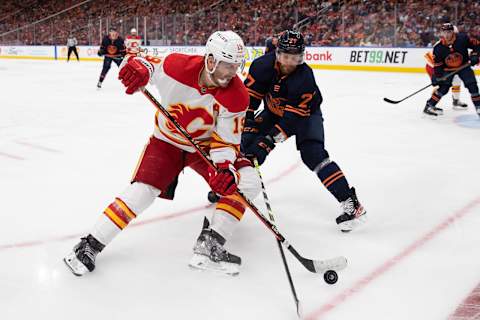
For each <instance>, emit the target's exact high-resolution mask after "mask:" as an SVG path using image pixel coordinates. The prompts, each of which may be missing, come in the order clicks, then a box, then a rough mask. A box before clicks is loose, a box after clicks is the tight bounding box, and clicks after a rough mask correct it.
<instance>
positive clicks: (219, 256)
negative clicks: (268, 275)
mask: <svg viewBox="0 0 480 320" xmlns="http://www.w3.org/2000/svg"><path fill="white" fill-rule="evenodd" d="M224 244H225V239H224V238H223V237H222V236H221V235H220V234H218V233H217V232H216V231H215V230H211V229H208V228H207V229H203V230H202V232H201V233H200V236H199V237H198V239H197V243H196V244H195V246H194V247H193V257H192V258H191V259H190V262H189V264H188V265H189V266H190V267H191V268H194V269H199V270H210V271H214V272H218V273H223V274H227V275H231V276H236V275H238V274H239V273H240V265H241V263H242V259H241V258H240V257H238V256H236V255H234V254H231V253H229V252H228V251H227V250H225V248H224V247H223V245H224Z"/></svg>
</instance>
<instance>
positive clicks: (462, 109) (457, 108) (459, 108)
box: [452, 106, 468, 111]
mask: <svg viewBox="0 0 480 320" xmlns="http://www.w3.org/2000/svg"><path fill="white" fill-rule="evenodd" d="M452 109H453V110H456V111H464V110H468V106H466V107H459V106H453V107H452Z"/></svg>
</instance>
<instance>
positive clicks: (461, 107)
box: [452, 99, 468, 110]
mask: <svg viewBox="0 0 480 320" xmlns="http://www.w3.org/2000/svg"><path fill="white" fill-rule="evenodd" d="M452 108H453V109H455V110H467V108H468V105H467V104H466V103H465V102H462V101H460V100H459V99H453V102H452Z"/></svg>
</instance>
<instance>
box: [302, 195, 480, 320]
mask: <svg viewBox="0 0 480 320" xmlns="http://www.w3.org/2000/svg"><path fill="white" fill-rule="evenodd" d="M478 205H480V197H479V198H477V199H475V200H473V201H471V202H470V203H468V204H467V205H465V206H464V207H463V208H461V209H459V210H457V211H456V212H454V213H453V214H451V215H450V216H449V217H447V218H446V219H445V220H444V221H442V222H441V223H440V224H438V225H436V226H435V227H434V228H433V229H431V230H430V231H429V232H428V233H426V234H425V235H423V236H422V237H420V238H418V239H417V240H415V241H414V242H413V243H412V244H410V245H409V246H408V247H406V248H405V249H403V250H402V251H401V252H400V253H399V254H397V255H396V256H394V257H393V258H391V259H389V260H387V261H385V262H384V263H383V264H382V265H380V266H379V267H377V268H376V269H375V270H373V271H372V272H371V273H369V274H367V275H366V276H365V277H363V278H361V279H360V280H358V281H357V282H356V283H354V284H353V285H352V286H351V287H350V288H347V289H345V290H344V291H343V292H341V293H340V294H338V295H336V296H335V297H333V298H332V299H331V300H330V301H328V302H327V303H325V304H323V305H322V306H320V307H319V308H317V309H316V310H314V311H312V312H311V313H309V314H308V316H307V317H306V319H307V320H313V319H317V320H318V319H321V318H322V317H323V316H324V315H326V314H327V313H329V312H330V311H332V310H333V309H335V308H336V307H338V306H339V305H341V304H342V303H344V302H345V301H346V300H348V299H349V298H351V297H352V296H353V295H355V294H356V293H359V292H360V291H362V290H363V289H365V287H367V286H368V285H369V284H370V283H371V282H373V281H374V280H376V279H377V278H379V277H380V276H382V275H383V274H385V273H386V272H388V271H389V270H390V269H392V268H393V267H394V266H395V265H397V264H398V263H399V262H400V261H402V260H404V259H405V258H407V257H408V256H409V255H411V254H412V253H413V252H415V251H416V250H417V249H419V248H420V247H421V246H423V245H424V244H425V243H427V242H428V241H430V240H432V239H433V238H435V237H436V236H438V235H439V234H440V233H441V232H442V231H444V230H445V229H447V228H448V227H450V226H451V225H452V224H453V223H455V222H456V221H458V220H460V219H462V218H463V217H464V216H466V215H467V214H468V213H470V212H472V209H474V208H475V207H477V206H478Z"/></svg>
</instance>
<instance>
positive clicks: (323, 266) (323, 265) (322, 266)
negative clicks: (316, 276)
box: [313, 257, 347, 273]
mask: <svg viewBox="0 0 480 320" xmlns="http://www.w3.org/2000/svg"><path fill="white" fill-rule="evenodd" d="M313 263H314V266H315V270H316V271H317V272H319V273H323V272H325V271H327V270H334V271H340V270H343V269H345V268H346V267H347V258H345V257H336V258H332V259H328V260H321V261H314V262H313Z"/></svg>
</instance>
